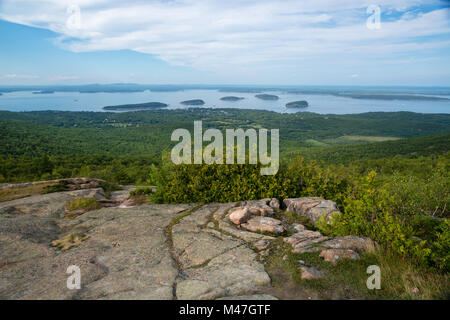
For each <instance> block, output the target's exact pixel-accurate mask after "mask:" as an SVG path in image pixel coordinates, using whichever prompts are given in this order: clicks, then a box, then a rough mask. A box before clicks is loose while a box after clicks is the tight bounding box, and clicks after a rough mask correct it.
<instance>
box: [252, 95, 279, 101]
mask: <svg viewBox="0 0 450 320" xmlns="http://www.w3.org/2000/svg"><path fill="white" fill-rule="evenodd" d="M255 97H256V98H258V99H261V100H270V101H274V100H278V99H279V97H278V96H276V95H274V94H265V93H263V94H257V95H255Z"/></svg>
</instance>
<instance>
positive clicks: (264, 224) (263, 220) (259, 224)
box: [241, 217, 286, 234]
mask: <svg viewBox="0 0 450 320" xmlns="http://www.w3.org/2000/svg"><path fill="white" fill-rule="evenodd" d="M241 227H242V228H244V229H245V230H248V231H252V232H270V233H276V234H283V233H284V232H285V231H286V229H285V228H284V227H283V225H282V224H281V221H280V220H277V219H274V218H269V217H253V218H251V219H250V220H248V221H247V222H246V223H243V224H241Z"/></svg>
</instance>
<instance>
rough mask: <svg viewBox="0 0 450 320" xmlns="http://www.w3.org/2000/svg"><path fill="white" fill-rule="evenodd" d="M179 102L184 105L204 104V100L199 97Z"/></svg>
mask: <svg viewBox="0 0 450 320" xmlns="http://www.w3.org/2000/svg"><path fill="white" fill-rule="evenodd" d="M180 103H181V104H184V105H185V106H202V105H204V104H205V101H203V100H201V99H194V100H186V101H182V102H180Z"/></svg>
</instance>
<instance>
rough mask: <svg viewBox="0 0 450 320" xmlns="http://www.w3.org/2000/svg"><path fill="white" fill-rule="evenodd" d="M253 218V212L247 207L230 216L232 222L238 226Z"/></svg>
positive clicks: (235, 211)
mask: <svg viewBox="0 0 450 320" xmlns="http://www.w3.org/2000/svg"><path fill="white" fill-rule="evenodd" d="M251 216H252V212H251V210H249V209H248V208H246V207H242V208H238V209H237V210H234V211H233V212H232V213H231V214H230V217H229V218H230V221H231V222H233V223H234V224H236V225H239V224H242V223H244V222H247V220H248V219H250V217H251Z"/></svg>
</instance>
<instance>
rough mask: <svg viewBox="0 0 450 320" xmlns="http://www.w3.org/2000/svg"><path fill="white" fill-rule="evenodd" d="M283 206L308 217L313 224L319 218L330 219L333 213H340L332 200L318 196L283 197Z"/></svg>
mask: <svg viewBox="0 0 450 320" xmlns="http://www.w3.org/2000/svg"><path fill="white" fill-rule="evenodd" d="M283 207H284V208H286V210H287V211H289V212H291V213H293V214H297V215H300V216H303V217H306V218H308V219H309V220H310V221H311V222H313V223H314V224H317V222H318V221H319V220H320V219H321V218H323V219H325V220H331V219H332V216H333V214H336V213H340V211H339V208H338V207H337V205H336V203H335V202H334V201H331V200H325V199H323V198H319V197H306V198H290V199H284V200H283Z"/></svg>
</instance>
